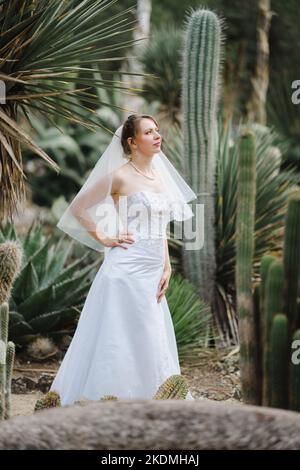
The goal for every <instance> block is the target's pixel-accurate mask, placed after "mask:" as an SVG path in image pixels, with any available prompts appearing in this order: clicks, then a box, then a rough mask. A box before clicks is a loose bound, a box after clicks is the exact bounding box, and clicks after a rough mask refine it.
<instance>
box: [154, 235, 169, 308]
mask: <svg viewBox="0 0 300 470" xmlns="http://www.w3.org/2000/svg"><path fill="white" fill-rule="evenodd" d="M171 272H172V269H171V263H170V256H169V247H168V239H167V238H166V239H165V264H164V270H163V273H162V277H161V279H160V281H159V285H158V290H157V294H156V298H157V302H158V303H160V302H161V299H162V298H163V296H164V295H165V292H166V290H167V288H168V286H169V281H170V277H171Z"/></svg>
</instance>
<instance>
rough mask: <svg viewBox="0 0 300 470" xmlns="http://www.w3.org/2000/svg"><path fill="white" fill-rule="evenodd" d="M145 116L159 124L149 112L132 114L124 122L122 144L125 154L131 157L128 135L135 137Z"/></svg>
mask: <svg viewBox="0 0 300 470" xmlns="http://www.w3.org/2000/svg"><path fill="white" fill-rule="evenodd" d="M143 118H148V119H152V121H153V122H154V123H155V124H156V125H157V126H158V124H157V122H156V120H155V119H154V117H152V116H150V115H149V114H131V115H130V116H128V118H127V119H126V121H125V122H124V124H123V128H122V135H121V144H122V147H123V150H124V153H125V156H128V157H130V155H131V148H130V145H129V144H128V142H127V139H128V137H135V136H136V135H137V133H138V130H139V124H140V121H141V120H142V119H143Z"/></svg>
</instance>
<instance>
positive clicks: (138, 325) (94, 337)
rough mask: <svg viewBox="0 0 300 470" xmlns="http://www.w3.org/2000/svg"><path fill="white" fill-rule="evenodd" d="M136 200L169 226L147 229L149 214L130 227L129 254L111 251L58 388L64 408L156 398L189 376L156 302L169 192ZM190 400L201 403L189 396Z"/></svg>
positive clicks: (164, 308)
mask: <svg viewBox="0 0 300 470" xmlns="http://www.w3.org/2000/svg"><path fill="white" fill-rule="evenodd" d="M134 203H138V204H142V205H143V206H145V207H146V208H147V209H150V210H151V220H152V221H155V220H156V222H157V221H158V220H160V221H162V224H157V223H154V224H153V225H152V228H151V229H150V232H146V227H145V224H144V222H145V221H146V219H145V218H143V217H142V218H141V220H142V223H141V224H139V226H136V227H133V226H130V225H128V231H130V232H132V233H133V238H134V239H135V242H134V243H133V244H128V243H126V244H125V243H124V245H125V246H127V247H128V249H127V250H124V248H121V247H119V246H116V247H112V248H109V250H107V251H106V254H105V259H104V261H103V263H102V265H101V267H100V269H99V271H98V272H97V274H96V276H95V279H94V281H93V283H92V285H91V288H90V290H89V292H88V295H87V298H86V301H85V304H84V306H83V310H82V312H81V315H80V318H79V322H78V325H77V328H76V331H75V333H74V336H73V339H72V342H71V344H70V346H69V348H68V350H67V352H66V354H65V356H64V359H63V361H62V363H61V365H60V368H59V370H58V372H57V375H56V377H55V379H54V381H53V383H52V385H51V388H50V390H51V391H57V392H58V393H59V395H60V398H61V404H62V406H65V405H69V404H72V403H73V402H74V401H76V400H80V399H85V398H87V399H90V400H99V399H100V398H101V397H102V396H103V395H115V396H117V397H118V398H119V399H152V398H153V396H154V394H155V393H156V391H157V390H158V388H159V386H160V385H161V384H162V383H163V382H164V381H165V380H166V379H167V378H168V377H170V376H171V375H173V374H180V373H181V371H180V365H179V360H178V351H177V345H176V337H175V332H174V326H173V323H172V317H171V313H170V310H169V307H168V303H167V300H166V298H165V297H163V298H162V300H161V302H160V303H158V302H157V298H156V294H157V292H158V285H159V281H160V279H161V276H162V273H163V268H164V261H165V237H166V231H165V228H166V225H167V222H168V216H167V209H168V199H167V197H166V194H165V192H162V193H155V192H151V191H137V192H135V193H132V194H131V195H129V196H128V197H127V204H128V207H131V206H132V204H134ZM164 209H166V210H165V211H164ZM165 216H166V217H165ZM143 221H144V222H143ZM158 226H160V227H163V229H162V230H159V231H158V230H157V227H158ZM186 399H190V400H193V399H194V398H193V397H192V395H191V393H190V392H188V395H187V397H186Z"/></svg>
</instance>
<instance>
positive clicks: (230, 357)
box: [12, 349, 241, 416]
mask: <svg viewBox="0 0 300 470" xmlns="http://www.w3.org/2000/svg"><path fill="white" fill-rule="evenodd" d="M238 361H239V355H238V351H237V350H231V351H230V350H226V351H220V350H215V349H214V350H203V351H202V352H201V354H200V355H199V357H198V359H197V360H196V361H195V360H193V363H186V362H185V363H181V373H182V375H183V376H184V377H185V379H186V381H187V383H188V386H189V390H190V391H191V393H192V395H193V397H194V398H195V399H198V400H216V401H227V402H241V392H240V378H239V365H238ZM59 365H60V361H58V360H55V359H52V360H50V361H48V362H43V363H40V362H39V363H38V362H29V361H26V362H22V360H19V359H18V358H16V361H15V367H14V371H13V379H17V378H20V377H29V378H31V379H33V380H36V381H37V380H38V379H39V377H40V376H41V374H42V373H43V372H44V373H53V374H55V373H56V371H57V370H58V367H59ZM43 394H44V393H43V392H42V391H40V390H36V389H34V390H32V391H28V392H27V393H18V394H16V393H12V416H19V415H23V416H24V415H31V414H32V413H34V406H35V403H36V401H37V400H38V398H41V397H42V396H43Z"/></svg>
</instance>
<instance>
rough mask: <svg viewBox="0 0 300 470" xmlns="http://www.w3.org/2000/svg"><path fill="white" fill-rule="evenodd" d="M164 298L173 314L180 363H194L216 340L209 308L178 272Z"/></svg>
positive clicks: (171, 280) (172, 278)
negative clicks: (211, 342)
mask: <svg viewBox="0 0 300 470" xmlns="http://www.w3.org/2000/svg"><path fill="white" fill-rule="evenodd" d="M166 298H167V301H168V305H169V308H170V312H171V315H172V321H173V325H174V330H175V335H176V343H177V347H178V356H179V360H180V361H183V362H189V363H191V362H192V363H194V364H196V363H197V361H199V359H200V357H201V352H202V351H203V350H204V348H205V347H207V346H208V345H209V343H210V341H212V340H214V339H216V336H215V335H214V332H213V331H212V316H211V310H210V307H209V306H208V305H207V304H206V303H205V302H204V301H203V300H202V299H200V298H199V295H198V294H197V292H196V289H195V287H194V286H193V285H192V284H191V283H189V282H188V281H187V280H186V279H184V278H183V277H182V276H181V275H180V274H179V273H174V274H173V275H172V276H171V278H170V283H169V287H168V290H167V292H166Z"/></svg>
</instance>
